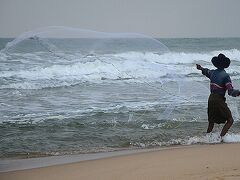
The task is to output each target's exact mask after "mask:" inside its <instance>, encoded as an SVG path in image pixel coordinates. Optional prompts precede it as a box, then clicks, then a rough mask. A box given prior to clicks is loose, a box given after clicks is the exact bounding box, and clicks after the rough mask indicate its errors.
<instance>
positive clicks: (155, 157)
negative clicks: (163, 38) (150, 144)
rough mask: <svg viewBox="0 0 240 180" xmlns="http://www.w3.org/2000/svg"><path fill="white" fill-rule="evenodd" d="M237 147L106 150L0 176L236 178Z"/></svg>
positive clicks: (239, 173)
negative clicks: (131, 150)
mask: <svg viewBox="0 0 240 180" xmlns="http://www.w3.org/2000/svg"><path fill="white" fill-rule="evenodd" d="M239 151H240V144H237V143H236V144H232V143H231V144H227V143H224V144H212V145H194V146H176V147H170V148H161V149H145V150H140V151H139V150H137V151H135V152H128V154H127V153H126V152H122V154H116V152H115V154H112V156H110V154H109V153H106V154H108V156H105V157H104V156H102V157H100V156H98V158H96V157H95V158H92V159H85V160H84V159H82V161H80V160H78V159H76V157H73V159H75V160H76V161H72V162H69V163H68V162H66V161H65V163H64V162H62V163H59V164H56V165H49V166H47V167H38V168H33V167H32V168H33V169H30V168H27V169H25V170H17V171H16V170H15V171H9V172H1V173H0V179H1V180H5V179H8V180H11V179H18V180H21V179H25V180H27V179H31V180H35V179H36V180H37V179H86V180H88V179H89V180H90V179H91V180H93V179H104V180H108V179H109V180H110V179H133V180H134V179H239V178H240V168H239V167H240V157H239V156H237V153H238V152H239ZM118 153H119V152H118ZM69 157H70V156H69ZM69 157H67V158H69ZM40 159H41V158H40ZM65 160H66V159H65ZM45 165H46V164H45Z"/></svg>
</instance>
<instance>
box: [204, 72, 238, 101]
mask: <svg viewBox="0 0 240 180" xmlns="http://www.w3.org/2000/svg"><path fill="white" fill-rule="evenodd" d="M202 74H203V75H205V76H207V77H208V78H209V79H210V81H211V82H210V91H211V93H214V94H220V95H222V96H225V93H226V91H227V90H228V95H229V96H233V97H236V96H238V95H239V93H240V91H239V90H236V89H233V86H232V81H231V79H230V76H229V75H228V73H226V71H225V70H224V69H215V70H209V69H207V68H203V69H202Z"/></svg>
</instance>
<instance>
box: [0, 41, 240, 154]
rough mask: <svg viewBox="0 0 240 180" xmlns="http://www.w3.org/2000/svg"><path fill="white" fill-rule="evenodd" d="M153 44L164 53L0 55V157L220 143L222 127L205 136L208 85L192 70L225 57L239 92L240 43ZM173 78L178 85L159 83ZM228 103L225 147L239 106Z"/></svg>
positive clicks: (236, 137) (239, 132) (236, 127)
mask: <svg viewBox="0 0 240 180" xmlns="http://www.w3.org/2000/svg"><path fill="white" fill-rule="evenodd" d="M11 40H12V39H0V49H3V48H4V47H5V45H6V43H7V42H9V41H11ZM158 40H159V41H161V42H162V43H164V44H165V45H166V46H167V47H168V48H169V52H166V53H163V54H156V53H151V52H146V51H143V50H141V49H139V51H137V52H136V51H131V49H128V47H127V46H122V47H121V46H120V47H121V49H120V50H119V52H118V53H115V52H108V53H107V54H106V53H102V54H101V52H100V53H99V54H100V55H99V56H98V57H96V56H94V55H91V54H89V55H88V56H84V57H83V56H82V55H81V54H80V53H79V52H78V51H75V50H74V49H71V47H68V48H69V52H68V53H66V54H60V55H57V56H52V54H49V53H44V52H41V51H38V50H36V51H35V52H34V51H33V52H34V53H28V52H26V53H24V52H21V53H20V52H15V53H14V54H12V55H11V56H10V55H9V54H8V53H5V52H0V158H6V157H25V156H45V155H61V154H79V153H89V152H100V151H113V150H121V149H133V148H149V147H165V146H173V145H190V144H208V143H219V142H220V138H219V134H220V131H221V128H222V125H216V127H215V128H214V131H213V133H211V134H206V133H205V132H206V128H207V98H208V95H209V80H208V79H207V78H206V77H204V76H203V75H202V74H201V72H200V71H197V70H196V68H195V64H196V63H199V64H201V65H202V66H204V67H208V68H214V67H213V66H212V64H211V58H212V57H213V56H216V55H218V54H219V53H224V54H225V55H226V56H228V57H229V58H230V59H231V60H232V62H231V66H230V67H229V68H228V69H227V70H226V71H227V72H228V73H229V74H230V76H231V79H232V81H233V85H234V87H235V88H240V71H239V67H240V38H203V39H191V38H187V39H158ZM59 43H61V44H62V45H66V44H68V40H67V39H65V40H62V41H61V42H59ZM138 43H139V42H138ZM87 44H88V42H87V40H86V42H85V43H82V44H81V45H79V48H81V49H84V48H87ZM136 45H137V43H136ZM29 48H33V50H34V48H36V47H34V46H33V47H29ZM61 57H65V58H61ZM80 59H81V61H80ZM106 62H111V63H106ZM172 72H175V73H176V74H179V75H181V79H179V80H178V81H179V84H180V85H179V84H178V85H177V86H176V85H175V84H171V83H168V84H166V83H164V82H167V81H168V82H169V79H170V80H171V78H173V77H172V76H171V75H172ZM182 79H184V81H182ZM194 82H196V84H194ZM165 86H168V87H167V88H166V89H165ZM179 86H181V87H179ZM180 90H181V93H179V92H180ZM183 95H184V97H183V98H182V97H181V96H183ZM227 103H228V104H229V106H230V108H231V110H232V114H233V116H234V120H235V122H234V124H233V126H232V128H231V129H230V131H229V134H227V135H226V137H225V138H224V141H225V142H240V123H239V114H238V112H239V110H240V100H239V98H230V97H228V98H227Z"/></svg>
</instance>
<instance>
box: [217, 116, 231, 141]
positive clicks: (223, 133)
mask: <svg viewBox="0 0 240 180" xmlns="http://www.w3.org/2000/svg"><path fill="white" fill-rule="evenodd" d="M232 124H233V118H230V119H228V120H227V123H226V124H225V125H224V126H223V129H222V132H221V134H220V136H221V137H223V136H224V135H225V134H226V133H227V132H228V130H229V128H230V127H231V126H232Z"/></svg>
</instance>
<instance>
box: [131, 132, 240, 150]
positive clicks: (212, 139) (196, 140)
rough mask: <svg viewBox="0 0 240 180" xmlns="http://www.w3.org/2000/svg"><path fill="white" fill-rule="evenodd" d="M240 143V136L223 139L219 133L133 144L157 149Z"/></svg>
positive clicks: (229, 136) (230, 135)
mask: <svg viewBox="0 0 240 180" xmlns="http://www.w3.org/2000/svg"><path fill="white" fill-rule="evenodd" d="M222 142H224V143H239V142H240V134H234V133H229V134H226V135H225V136H224V137H223V139H221V137H220V134H219V133H210V134H206V135H203V136H193V137H188V138H178V139H171V140H169V141H162V142H159V141H152V142H132V143H131V144H132V145H133V146H137V147H142V148H146V147H155V146H172V145H194V144H219V143H222Z"/></svg>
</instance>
